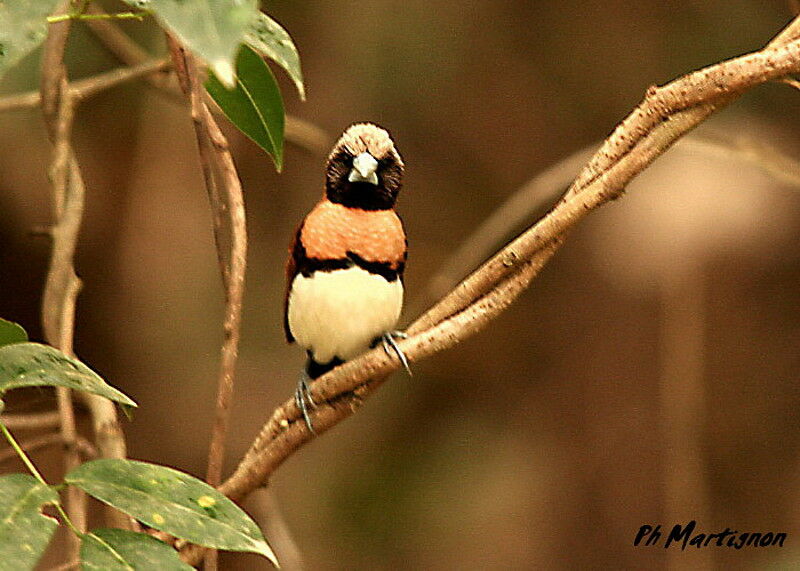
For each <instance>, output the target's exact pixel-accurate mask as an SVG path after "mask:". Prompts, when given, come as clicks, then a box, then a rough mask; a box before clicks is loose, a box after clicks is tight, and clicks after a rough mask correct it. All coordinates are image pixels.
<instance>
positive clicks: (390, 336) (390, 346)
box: [380, 331, 413, 377]
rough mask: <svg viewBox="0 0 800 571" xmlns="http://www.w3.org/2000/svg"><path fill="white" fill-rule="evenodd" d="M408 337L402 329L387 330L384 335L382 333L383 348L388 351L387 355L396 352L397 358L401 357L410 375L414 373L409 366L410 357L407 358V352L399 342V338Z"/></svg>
mask: <svg viewBox="0 0 800 571" xmlns="http://www.w3.org/2000/svg"><path fill="white" fill-rule="evenodd" d="M406 337H408V335H406V334H405V333H403V332H402V331H387V332H386V333H384V334H383V335H381V337H380V339H381V344H382V345H383V350H384V351H386V354H387V355H391V354H392V353H394V354H395V355H397V358H398V359H400V362H401V363H402V364H403V367H405V369H406V372H407V373H408V376H409V377H410V376H411V375H412V374H413V373H412V372H411V367H409V366H408V359H407V358H406V354H405V353H403V350H402V349H401V348H400V346H399V345H398V344H397V339H405V338H406Z"/></svg>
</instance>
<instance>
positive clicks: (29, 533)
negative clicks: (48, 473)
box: [0, 474, 58, 571]
mask: <svg viewBox="0 0 800 571" xmlns="http://www.w3.org/2000/svg"><path fill="white" fill-rule="evenodd" d="M57 502H58V494H57V493H56V491H55V490H54V489H53V488H51V487H50V486H47V485H45V484H42V483H40V482H38V481H37V480H36V478H34V477H32V476H29V475H27V474H10V475H8V476H0V570H2V571H24V570H25V569H33V568H34V566H35V565H36V562H37V561H38V560H39V557H41V555H42V553H44V550H45V549H46V548H47V544H48V543H49V542H50V538H51V537H52V536H53V532H54V531H55V530H56V528H57V527H58V522H57V521H56V520H55V519H53V518H51V517H48V516H46V515H43V514H42V512H41V509H42V506H44V505H47V504H55V503H57Z"/></svg>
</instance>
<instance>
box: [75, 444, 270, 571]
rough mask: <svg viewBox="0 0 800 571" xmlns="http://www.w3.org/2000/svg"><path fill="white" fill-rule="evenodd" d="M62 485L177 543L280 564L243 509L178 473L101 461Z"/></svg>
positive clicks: (78, 470)
mask: <svg viewBox="0 0 800 571" xmlns="http://www.w3.org/2000/svg"><path fill="white" fill-rule="evenodd" d="M64 481H65V482H66V483H67V484H71V485H73V486H77V487H79V488H81V489H82V490H84V491H85V492H86V493H87V494H89V495H91V496H93V497H95V498H97V499H98V500H100V501H101V502H105V503H107V504H109V505H111V506H113V507H115V508H117V509H118V510H120V511H121V512H124V513H126V514H128V515H130V516H132V517H134V518H136V519H138V520H139V521H141V522H144V523H146V524H147V525H149V526H150V527H153V528H155V529H159V530H161V531H165V532H167V533H169V534H172V535H174V536H175V537H180V538H182V539H186V540H188V541H191V542H192V543H197V544H198V545H204V546H206V547H213V548H215V549H227V550H229V551H249V552H253V553H259V554H261V555H264V556H265V557H267V558H268V559H269V560H270V561H272V562H273V563H274V564H275V565H276V566H277V564H278V563H277V560H276V559H275V554H274V553H273V552H272V549H270V547H269V545H267V542H266V541H265V540H264V535H263V534H262V533H261V530H260V529H258V526H257V525H256V524H255V522H253V520H252V519H250V517H249V516H248V515H247V514H246V513H244V512H243V511H242V509H241V508H240V507H239V506H237V505H236V504H234V503H233V502H232V501H231V500H229V499H228V498H226V497H225V496H224V495H222V494H221V493H220V492H218V491H217V490H215V489H214V488H212V487H211V486H209V485H208V484H206V483H205V482H201V481H200V480H198V479H197V478H194V477H192V476H189V475H188V474H184V473H183V472H179V471H178V470H173V469H172V468H167V467H165V466H158V465H156V464H150V463H147V462H137V461H135V460H116V459H103V460H93V461H91V462H86V463H85V464H81V465H80V466H78V467H77V468H75V469H74V470H72V471H71V472H70V473H69V474H67V475H66V477H65V478H64Z"/></svg>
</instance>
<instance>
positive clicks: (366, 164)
mask: <svg viewBox="0 0 800 571" xmlns="http://www.w3.org/2000/svg"><path fill="white" fill-rule="evenodd" d="M377 171H378V161H376V160H375V157H373V156H372V155H371V154H369V153H366V152H364V153H361V154H360V155H358V156H357V157H356V158H354V159H353V169H352V170H351V171H350V174H349V175H348V177H347V180H349V181H350V182H369V183H371V184H374V185H375V186H378V172H377Z"/></svg>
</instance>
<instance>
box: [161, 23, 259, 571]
mask: <svg viewBox="0 0 800 571" xmlns="http://www.w3.org/2000/svg"><path fill="white" fill-rule="evenodd" d="M168 41H169V44H170V52H171V54H172V58H173V63H174V66H175V71H176V73H177V75H178V80H179V83H180V85H181V89H182V90H183V92H184V94H185V95H186V96H187V97H188V99H189V104H190V107H191V114H192V120H193V123H194V128H195V135H196V137H197V145H198V148H199V151H200V162H201V165H202V169H203V176H204V177H205V181H206V189H207V191H208V195H209V201H210V203H211V208H212V217H213V222H214V223H213V226H214V239H215V242H216V245H217V258H218V261H219V265H220V273H221V275H222V281H223V284H224V286H225V318H224V322H223V331H224V341H223V343H222V349H221V353H222V358H221V362H220V373H219V379H218V384H217V401H216V407H215V412H214V426H213V429H212V433H211V444H210V446H209V450H208V469H207V472H206V481H207V482H208V483H209V484H211V485H212V486H218V485H219V483H220V482H221V480H222V465H223V462H224V459H225V439H226V436H227V431H228V423H229V419H230V406H231V400H232V397H233V384H234V374H235V369H236V360H237V357H238V352H239V332H240V327H241V317H242V301H243V298H244V279H245V270H246V260H247V225H246V218H245V210H244V195H243V193H242V186H241V183H240V181H239V175H238V173H237V171H236V166H235V164H234V162H233V158H232V157H231V154H230V150H229V148H228V141H227V139H226V138H225V136H224V135H223V134H222V131H221V130H220V129H219V126H218V125H217V122H216V120H215V119H214V117H213V116H212V115H211V112H210V111H209V109H208V106H207V105H206V104H205V102H204V100H203V89H202V87H201V85H200V79H199V74H198V70H197V66H196V65H195V62H194V58H193V57H192V55H191V54H189V53H188V52H186V50H184V49H183V48H182V47H181V46H180V45H179V44H178V43H177V42H176V41H175V40H174V39H173V38H171V37H170V38H168ZM220 190H222V192H220ZM225 230H227V232H225ZM226 234H227V235H226ZM226 239H227V241H229V243H230V249H229V251H226V249H225V247H224V244H225V242H226ZM205 568H206V569H207V570H213V569H216V568H217V553H216V551H214V550H209V551H208V552H207V554H206V560H205Z"/></svg>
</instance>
